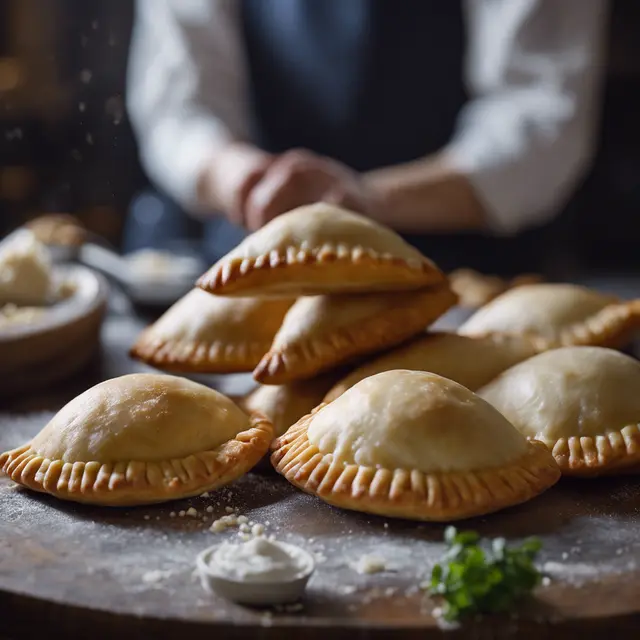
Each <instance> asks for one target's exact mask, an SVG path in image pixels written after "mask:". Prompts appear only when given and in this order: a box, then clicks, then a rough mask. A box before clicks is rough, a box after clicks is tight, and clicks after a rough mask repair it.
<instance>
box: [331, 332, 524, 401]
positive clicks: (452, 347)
mask: <svg viewBox="0 0 640 640" xmlns="http://www.w3.org/2000/svg"><path fill="white" fill-rule="evenodd" d="M534 354H535V349H534V348H533V345H532V344H531V342H530V341H529V340H527V339H526V338H522V337H520V336H502V335H489V336H481V337H472V336H461V335H458V334H455V333H445V332H433V333H427V334H426V335H422V336H420V337H417V338H415V339H413V340H411V341H409V342H406V343H404V344H401V345H400V346H398V347H396V348H394V349H391V350H389V351H387V352H385V353H383V354H381V355H378V356H374V358H373V359H372V360H369V361H368V362H365V363H364V364H362V365H360V366H359V367H357V368H356V369H354V370H353V371H352V372H351V373H349V374H347V375H346V376H345V377H344V378H343V379H342V380H340V381H339V382H338V383H337V384H336V385H335V386H334V387H333V388H332V389H331V390H330V391H329V393H327V395H326V396H325V398H324V401H325V402H331V401H332V400H335V399H336V398H337V397H339V396H341V395H342V394H343V393H344V392H345V391H346V390H347V389H350V388H351V387H353V386H354V385H355V384H357V383H358V382H360V381H361V380H364V379H365V378H368V377H369V376H373V375H375V374H377V373H382V372H383V371H392V370H393V369H410V370H413V371H429V372H431V373H436V374H438V375H440V376H442V377H443V378H449V379H450V380H453V381H454V382H457V383H459V384H461V385H462V386H464V387H467V389H470V390H471V391H476V390H477V389H479V388H480V387H482V386H483V385H485V384H487V383H488V382H490V381H491V380H493V379H494V378H495V377H496V376H497V375H498V374H499V373H502V372H503V371H504V370H505V369H508V368H509V367H511V366H513V365H514V364H517V363H518V362H522V360H526V359H527V358H529V357H531V356H532V355H534Z"/></svg>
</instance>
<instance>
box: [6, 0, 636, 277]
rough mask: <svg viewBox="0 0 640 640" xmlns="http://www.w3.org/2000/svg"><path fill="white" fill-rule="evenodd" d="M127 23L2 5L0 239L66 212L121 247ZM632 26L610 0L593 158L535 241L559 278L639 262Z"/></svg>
mask: <svg viewBox="0 0 640 640" xmlns="http://www.w3.org/2000/svg"><path fill="white" fill-rule="evenodd" d="M560 1H561V0H560ZM132 22H133V0H91V1H89V2H88V1H87V0H46V1H42V0H0V234H3V233H5V232H7V231H9V230H10V229H12V228H14V227H16V226H17V225H19V224H21V223H22V222H23V221H25V220H27V219H29V218H31V217H34V216H36V215H39V214H41V213H42V212H47V211H64V212H70V213H73V214H75V215H77V216H78V217H79V218H80V219H81V220H82V221H83V222H84V223H85V225H86V226H87V227H88V228H89V229H90V230H91V231H94V232H96V233H99V234H101V235H103V236H105V237H106V238H108V239H109V240H110V241H111V242H112V243H114V244H117V243H118V242H119V241H120V239H121V234H122V228H123V222H124V219H125V215H126V212H127V211H128V209H129V207H130V206H131V203H132V200H133V199H134V198H135V197H136V194H139V193H141V192H142V191H143V190H144V189H145V188H146V187H147V186H148V182H147V179H146V178H145V175H144V172H143V171H142V169H141V167H140V164H139V162H138V158H137V150H136V145H135V142H134V139H133V135H132V132H131V128H130V126H129V124H128V121H127V115H126V112H125V98H124V90H125V76H126V68H127V56H128V49H129V40H130V34H131V28H132ZM639 30H640V2H637V0H614V2H613V15H612V20H611V25H610V37H609V45H608V46H609V54H608V59H607V78H606V91H605V103H604V109H603V113H602V121H601V126H600V135H599V147H598V155H597V159H596V162H595V164H594V166H593V169H592V171H591V173H590V175H589V176H588V178H587V179H586V181H585V182H584V184H583V185H582V187H581V188H580V189H579V191H578V193H577V194H576V196H575V197H574V198H573V200H572V202H571V203H570V204H569V206H568V207H567V209H566V211H565V212H564V213H563V214H562V215H561V216H560V217H559V218H558V219H557V220H556V221H554V223H553V224H552V225H550V227H549V228H548V229H546V230H544V233H543V234H542V235H541V236H540V237H541V240H540V241H541V242H546V243H548V246H549V251H551V252H553V255H554V256H555V259H556V260H557V261H558V262H561V263H562V264H563V265H564V269H565V270H566V271H569V272H571V271H574V270H579V271H585V270H589V271H607V270H628V269H635V268H636V266H637V265H638V264H639V261H638V260H637V258H636V251H635V250H636V247H637V245H638V242H639V241H640V215H639V213H640V119H639V118H638V117H637V114H638V113H640V39H639V38H638V37H637V36H638V33H639V32H640V31H639Z"/></svg>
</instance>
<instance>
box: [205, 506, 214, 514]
mask: <svg viewBox="0 0 640 640" xmlns="http://www.w3.org/2000/svg"><path fill="white" fill-rule="evenodd" d="M205 511H206V512H207V513H213V507H212V506H211V505H209V506H208V507H207V508H206V509H205Z"/></svg>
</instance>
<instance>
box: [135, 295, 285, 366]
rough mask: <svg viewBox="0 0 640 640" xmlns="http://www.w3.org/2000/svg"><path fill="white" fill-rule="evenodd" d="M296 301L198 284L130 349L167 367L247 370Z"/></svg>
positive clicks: (150, 363) (266, 349)
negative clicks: (225, 293)
mask: <svg viewBox="0 0 640 640" xmlns="http://www.w3.org/2000/svg"><path fill="white" fill-rule="evenodd" d="M293 303H294V301H293V300H286V299H278V300H264V299H259V298H223V297H221V296H213V295H211V294H208V293H205V292H204V291H202V290H200V289H194V290H193V291H190V292H189V293H188V294H187V295H185V296H184V297H183V298H181V299H180V300H179V301H178V302H176V303H175V304H174V305H173V306H172V307H171V308H170V309H169V310H168V311H166V312H165V314H164V315H163V316H162V317H161V318H160V319H159V320H157V321H156V322H155V323H154V324H152V325H151V326H150V327H147V328H146V329H145V330H144V331H143V332H142V333H141V334H140V337H139V338H138V340H137V341H136V343H135V345H134V346H133V347H132V348H131V351H130V354H131V356H132V357H133V358H136V359H138V360H141V361H143V362H145V363H147V364H149V365H152V366H154V367H157V368H158V369H163V370H167V371H175V372H184V373H192V372H193V373H240V372H249V371H252V370H253V369H254V367H255V366H256V365H257V364H258V363H259V362H260V360H261V358H262V357H263V356H264V354H265V353H266V352H267V351H268V350H269V348H270V346H271V342H272V341H273V338H274V336H275V335H276V333H277V331H278V329H279V328H280V325H281V323H282V320H283V318H284V317H285V315H286V313H287V311H288V310H289V308H290V307H291V305H292V304H293Z"/></svg>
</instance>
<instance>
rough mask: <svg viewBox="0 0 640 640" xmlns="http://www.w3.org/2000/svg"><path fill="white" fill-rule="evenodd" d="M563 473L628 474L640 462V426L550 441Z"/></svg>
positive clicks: (551, 448) (629, 426)
mask: <svg viewBox="0 0 640 640" xmlns="http://www.w3.org/2000/svg"><path fill="white" fill-rule="evenodd" d="M538 439H539V440H541V441H542V442H544V444H545V445H546V446H547V448H548V449H549V451H551V453H552V455H553V457H554V458H555V460H556V462H557V463H558V466H559V467H560V470H561V471H562V473H563V475H567V476H597V475H611V474H616V473H624V472H625V470H626V469H627V467H634V466H637V465H638V464H640V425H638V424H632V425H627V426H626V427H623V428H622V429H617V430H611V431H606V432H605V433H603V434H602V435H598V436H570V437H568V438H560V439H558V440H556V441H555V442H546V441H544V440H542V438H538Z"/></svg>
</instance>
